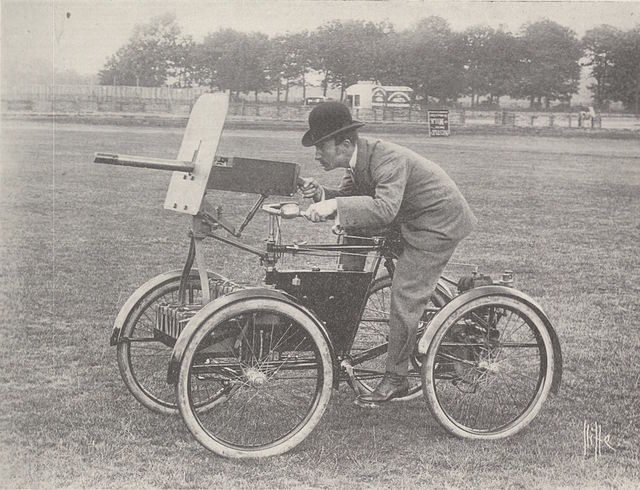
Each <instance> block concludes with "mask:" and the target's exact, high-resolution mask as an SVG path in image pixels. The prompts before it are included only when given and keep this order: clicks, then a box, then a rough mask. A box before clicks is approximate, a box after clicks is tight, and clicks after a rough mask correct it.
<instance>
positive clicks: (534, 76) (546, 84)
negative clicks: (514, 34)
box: [510, 20, 582, 108]
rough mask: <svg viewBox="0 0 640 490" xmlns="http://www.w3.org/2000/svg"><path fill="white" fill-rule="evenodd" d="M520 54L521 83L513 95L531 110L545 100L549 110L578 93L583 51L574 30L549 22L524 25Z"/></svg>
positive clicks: (519, 82) (543, 21) (515, 88)
mask: <svg viewBox="0 0 640 490" xmlns="http://www.w3.org/2000/svg"><path fill="white" fill-rule="evenodd" d="M520 50H521V54H522V58H521V60H520V65H519V66H520V68H519V70H518V71H519V76H518V78H519V81H518V83H517V85H516V87H514V89H513V91H512V94H510V95H513V96H515V97H518V98H528V99H529V100H530V105H531V107H534V106H535V105H536V104H537V105H541V103H542V98H544V99H545V105H546V107H547V108H548V107H549V104H550V102H551V101H552V100H556V99H561V100H569V99H570V97H571V95H572V94H574V93H576V92H577V91H578V82H579V80H580V64H579V60H580V58H581V56H582V50H581V46H580V43H579V42H578V40H577V38H576V35H575V33H574V32H573V31H572V30H571V29H569V28H567V27H563V26H561V25H560V24H557V23H555V22H552V21H550V20H542V21H539V22H535V23H533V24H525V26H524V27H523V29H522V36H521V37H520Z"/></svg>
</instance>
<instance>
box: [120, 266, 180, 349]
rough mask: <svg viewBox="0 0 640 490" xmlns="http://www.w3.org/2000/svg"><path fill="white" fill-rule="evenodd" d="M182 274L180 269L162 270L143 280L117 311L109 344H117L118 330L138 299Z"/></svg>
mask: <svg viewBox="0 0 640 490" xmlns="http://www.w3.org/2000/svg"><path fill="white" fill-rule="evenodd" d="M181 275H182V270H173V271H169V272H164V273H163V274H160V275H158V276H155V277H152V278H151V279H149V280H148V281H147V282H145V283H144V284H143V285H142V286H140V287H139V288H138V289H136V290H135V292H134V293H133V294H132V295H131V296H129V299H127V301H126V302H125V303H124V305H122V308H120V311H119V312H118V316H116V319H115V321H114V322H113V329H112V330H111V338H110V339H109V345H112V346H113V345H117V344H118V341H119V340H120V332H121V331H122V327H124V324H125V322H126V321H127V319H128V318H129V315H130V314H131V310H133V307H134V306H135V305H136V303H137V302H138V301H140V299H141V298H142V297H143V296H144V295H145V294H146V293H147V292H148V291H149V290H150V289H153V288H156V287H158V286H160V285H162V284H164V283H165V282H170V281H173V280H176V279H177V278H179V277H180V276H181Z"/></svg>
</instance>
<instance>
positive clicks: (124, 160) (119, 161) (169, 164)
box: [93, 153, 195, 173]
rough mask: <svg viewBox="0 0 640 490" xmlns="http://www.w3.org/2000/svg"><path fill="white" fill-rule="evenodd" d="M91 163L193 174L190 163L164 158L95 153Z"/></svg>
mask: <svg viewBox="0 0 640 490" xmlns="http://www.w3.org/2000/svg"><path fill="white" fill-rule="evenodd" d="M93 163H106V164H107V165H124V166H126V167H139V168H152V169H156V170H173V171H178V172H189V173H191V172H193V169H194V168H195V165H194V164H193V163H191V162H183V161H180V160H168V159H165V158H149V157H136V156H132V155H115V154H113V153H96V154H95V155H94V160H93Z"/></svg>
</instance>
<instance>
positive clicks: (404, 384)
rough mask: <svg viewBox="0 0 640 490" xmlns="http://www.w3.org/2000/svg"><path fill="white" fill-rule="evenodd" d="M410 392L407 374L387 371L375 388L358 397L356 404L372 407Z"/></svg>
mask: <svg viewBox="0 0 640 490" xmlns="http://www.w3.org/2000/svg"><path fill="white" fill-rule="evenodd" d="M408 393H409V380H408V379H407V377H406V376H402V375H400V374H395V373H391V372H386V373H385V374H384V377H383V378H382V381H380V384H379V385H378V386H377V387H376V389H375V390H373V392H371V393H367V394H366V395H360V396H359V397H358V398H357V399H356V405H358V406H364V407H366V408H370V407H372V406H377V404H379V403H385V402H388V401H389V400H393V399H394V398H398V397H401V396H406V395H407V394H408Z"/></svg>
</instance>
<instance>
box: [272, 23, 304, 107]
mask: <svg viewBox="0 0 640 490" xmlns="http://www.w3.org/2000/svg"><path fill="white" fill-rule="evenodd" d="M270 48H271V49H270V52H269V58H268V61H267V66H268V70H269V72H270V76H271V78H272V79H273V80H277V84H276V89H277V91H278V97H277V100H278V102H279V101H280V89H281V87H282V86H284V89H285V101H287V100H288V98H289V86H290V85H292V84H300V85H302V92H303V99H304V98H306V78H305V77H306V74H307V73H308V72H309V70H310V66H311V57H312V55H313V50H312V47H311V43H310V37H309V32H308V31H302V32H299V33H295V34H287V35H284V36H278V37H276V38H274V39H272V40H271V46H270Z"/></svg>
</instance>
